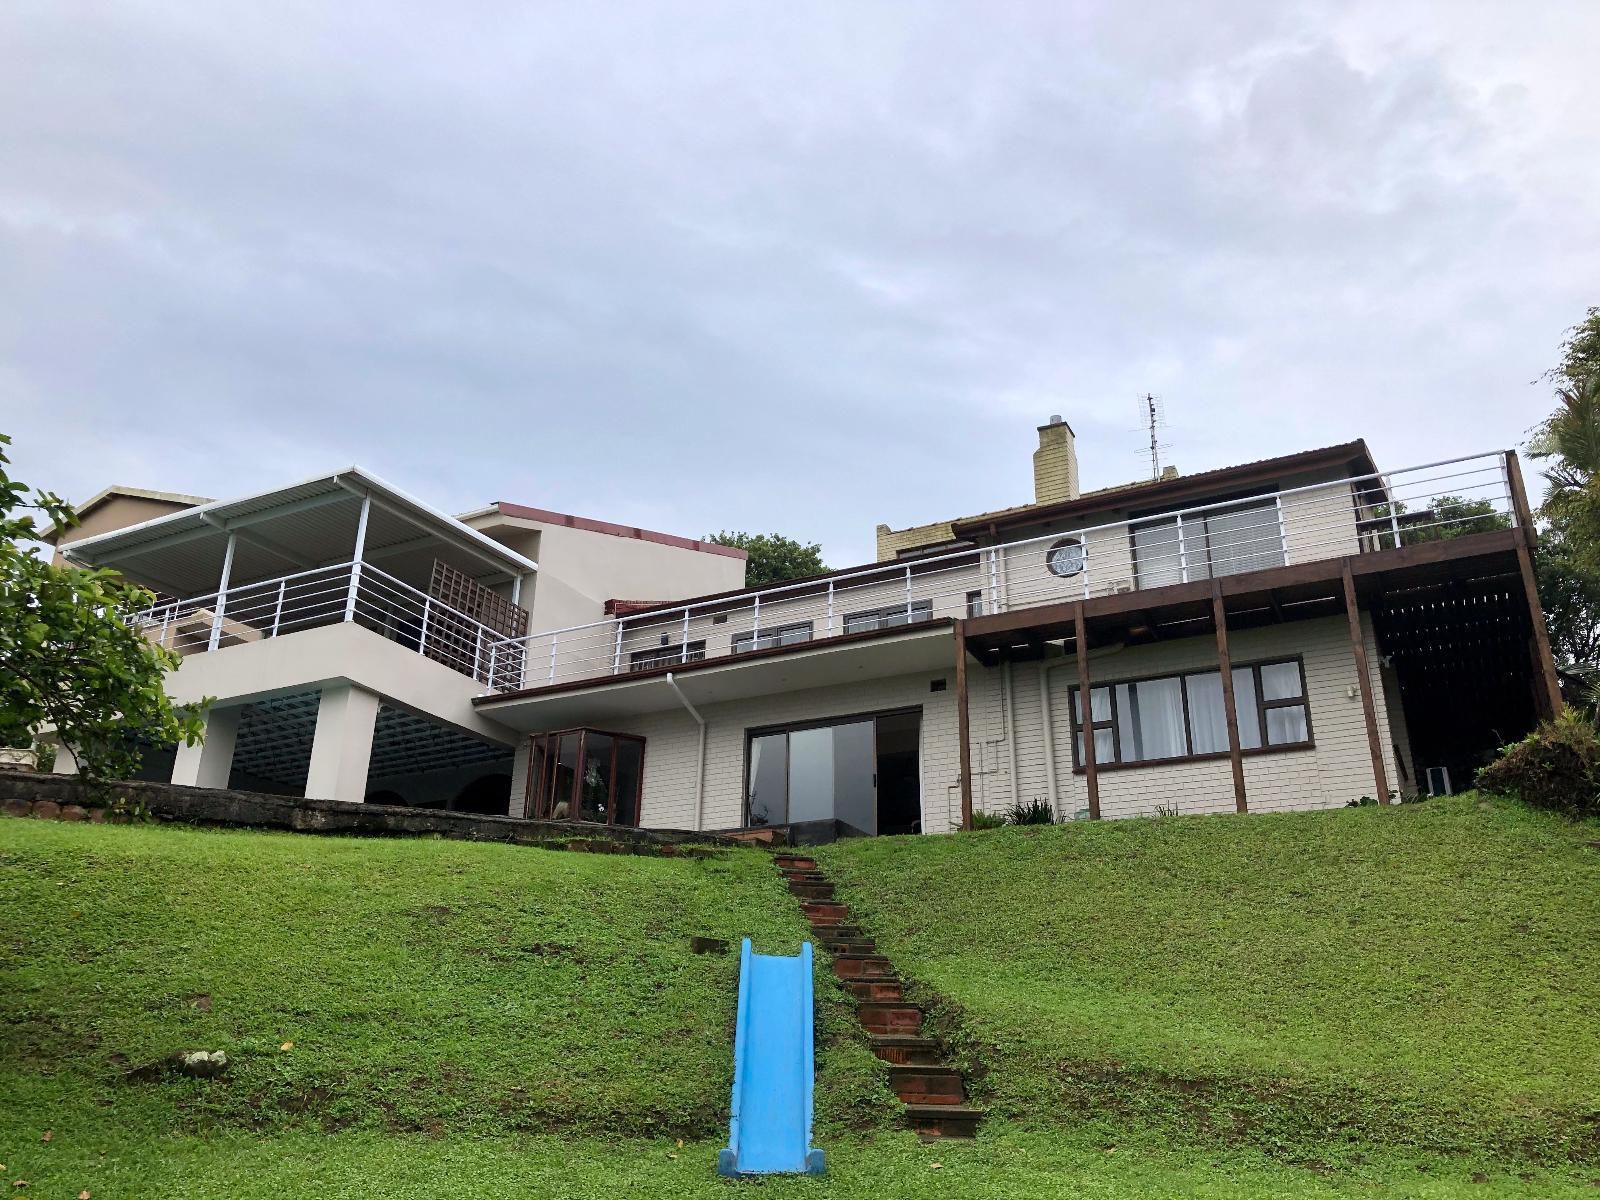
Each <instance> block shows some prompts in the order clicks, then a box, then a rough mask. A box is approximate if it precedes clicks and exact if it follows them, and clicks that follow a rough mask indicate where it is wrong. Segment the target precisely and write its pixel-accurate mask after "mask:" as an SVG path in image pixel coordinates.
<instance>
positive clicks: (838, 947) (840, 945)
mask: <svg viewBox="0 0 1600 1200" xmlns="http://www.w3.org/2000/svg"><path fill="white" fill-rule="evenodd" d="M817 944H818V945H819V946H821V947H822V948H823V949H824V950H826V951H827V952H828V953H829V954H832V955H835V956H838V955H840V954H874V953H876V952H877V949H878V947H877V945H876V944H875V943H874V942H873V940H872V939H871V938H830V937H819V938H818V939H817Z"/></svg>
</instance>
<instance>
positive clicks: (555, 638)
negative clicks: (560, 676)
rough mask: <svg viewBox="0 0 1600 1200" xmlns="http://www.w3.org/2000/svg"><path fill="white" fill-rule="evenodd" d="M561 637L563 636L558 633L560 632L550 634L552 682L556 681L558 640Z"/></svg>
mask: <svg viewBox="0 0 1600 1200" xmlns="http://www.w3.org/2000/svg"><path fill="white" fill-rule="evenodd" d="M560 637H561V635H560V634H558V633H552V634H551V635H550V682H551V683H554V682H555V681H556V642H557V641H558V640H559V639H560Z"/></svg>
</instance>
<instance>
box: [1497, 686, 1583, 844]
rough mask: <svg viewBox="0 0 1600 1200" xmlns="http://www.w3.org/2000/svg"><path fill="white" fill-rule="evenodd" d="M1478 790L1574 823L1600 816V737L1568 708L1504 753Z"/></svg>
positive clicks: (1501, 752)
mask: <svg viewBox="0 0 1600 1200" xmlns="http://www.w3.org/2000/svg"><path fill="white" fill-rule="evenodd" d="M1477 784H1478V787H1479V788H1481V789H1482V790H1483V791H1486V792H1498V793H1500V794H1501V795H1508V796H1517V797H1519V798H1520V799H1521V800H1522V801H1523V803H1525V804H1530V805H1532V806H1533V807H1534V808H1548V809H1550V810H1552V811H1554V812H1559V813H1564V814H1566V815H1567V816H1569V817H1572V818H1574V819H1576V818H1580V817H1592V816H1600V735H1597V734H1596V733H1595V727H1594V724H1593V722H1592V721H1591V720H1590V719H1589V718H1588V717H1586V716H1584V715H1583V714H1582V713H1580V712H1578V711H1577V710H1576V709H1570V708H1569V709H1568V710H1567V711H1566V712H1564V713H1562V715H1561V716H1559V717H1557V718H1556V719H1555V720H1554V721H1546V722H1545V723H1544V724H1543V725H1540V726H1539V728H1538V729H1536V730H1534V731H1533V732H1532V733H1530V734H1529V735H1528V736H1527V737H1525V738H1523V739H1522V740H1521V741H1520V742H1514V743H1513V744H1511V745H1509V746H1506V747H1504V748H1503V749H1502V750H1501V751H1500V757H1499V758H1497V759H1496V760H1495V761H1494V762H1492V763H1490V764H1489V765H1488V766H1487V767H1484V768H1483V770H1481V771H1479V772H1478V779H1477Z"/></svg>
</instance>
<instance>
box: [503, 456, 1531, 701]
mask: <svg viewBox="0 0 1600 1200" xmlns="http://www.w3.org/2000/svg"><path fill="white" fill-rule="evenodd" d="M1137 499H1138V492H1137V491H1135V492H1131V493H1130V495H1129V497H1128V500H1129V501H1130V502H1134V503H1136V502H1137ZM1116 500H1117V498H1116V496H1115V494H1114V493H1112V494H1109V495H1108V496H1107V499H1106V503H1107V505H1108V506H1110V505H1114V504H1115V503H1116ZM1516 522H1517V515H1516V505H1515V503H1514V501H1513V496H1512V486H1511V477H1510V474H1509V463H1508V459H1507V456H1506V455H1505V454H1504V453H1501V452H1495V453H1490V454H1480V455H1474V456H1471V457H1468V458H1460V459H1451V460H1448V461H1444V462H1437V463H1429V464H1426V465H1424V466H1420V467H1408V468H1405V469H1403V470H1398V471H1389V472H1382V473H1378V474H1373V475H1363V476H1357V477H1353V478H1344V479H1337V480H1328V481H1324V482H1321V483H1313V484H1306V485H1303V486H1297V487H1291V488H1280V489H1277V490H1275V491H1271V492H1268V493H1265V494H1262V495H1257V496H1253V497H1248V498H1244V499H1239V498H1234V499H1229V500H1226V501H1219V502H1216V503H1212V504H1202V505H1196V506H1193V507H1190V508H1184V509H1176V510H1168V511H1165V512H1160V513H1155V514H1151V515H1148V516H1140V517H1136V518H1130V519H1128V520H1123V521H1115V522H1110V523H1107V524H1102V525H1095V526H1089V527H1080V528H1076V529H1062V530H1058V531H1056V532H1053V533H1049V534H1044V535H1041V536H1038V537H1032V538H1026V539H1022V540H1019V541H1014V542H1007V543H1004V544H1000V545H995V546H981V547H973V548H968V549H962V550H956V551H951V552H949V553H946V554H941V555H935V556H930V557H926V558H918V559H915V560H912V561H907V562H898V563H882V564H877V565H874V566H871V567H863V568H861V569H860V570H857V571H848V572H843V573H840V574H837V575H833V576H831V577H828V578H825V579H816V580H809V581H803V582H797V583H792V584H784V585H781V586H778V587H772V588H766V589H763V590H761V591H759V592H753V593H744V594H742V595H738V596H734V597H729V598H726V599H722V600H714V599H711V600H696V601H691V602H689V603H686V604H682V605H675V606H672V607H667V608H657V609H653V610H650V611H648V612H641V613H637V614H633V615H628V616H620V617H615V618H611V619H608V620H605V621H595V622H591V623H589V624H585V625H576V626H571V627H568V628H565V629H555V630H547V631H543V632H539V633H532V634H529V635H527V636H525V637H521V638H505V639H499V640H496V641H495V642H494V643H493V645H492V646H491V648H490V649H491V654H490V656H491V658H492V659H493V662H492V664H491V665H490V667H489V668H488V682H489V685H490V688H491V689H492V690H495V691H515V690H520V689H523V688H537V687H544V686H549V685H553V684H560V683H570V682H575V681H580V680H590V679H595V680H598V679H600V678H603V677H607V676H615V675H625V674H629V673H631V672H633V671H637V670H644V669H648V668H653V667H663V666H671V665H673V664H674V663H686V662H698V661H701V660H703V659H706V658H718V657H726V656H729V655H733V654H736V653H743V652H748V651H752V650H767V649H773V648H777V647H780V646H790V645H798V644H802V643H804V642H808V641H813V640H817V639H821V638H826V637H837V636H841V635H846V634H853V633H865V632H868V631H870V630H874V629H881V628H885V627H890V626H901V625H911V624H916V623H919V622H922V621H928V620H935V619H939V618H946V617H965V616H973V615H979V614H983V613H995V612H1005V611H1010V610H1015V609H1019V608H1029V607H1035V606H1038V605H1044V604H1053V603H1059V602H1061V601H1066V600H1077V599H1090V598H1093V597H1095V596H1103V595H1109V594H1113V593H1117V592H1127V591H1135V590H1140V589H1146V588H1153V587H1162V586H1167V585H1170V584H1178V583H1186V582H1192V581H1195V580H1200V579H1209V578H1211V577H1213V576H1218V575H1233V574H1239V573H1241V572H1245V571H1252V570H1257V569H1262V568H1267V567H1276V566H1284V565H1287V564H1290V563H1298V562H1310V561H1315V560H1319V559H1329V558H1338V557H1342V556H1344V555H1350V554H1359V553H1369V552H1374V551H1379V550H1389V549H1393V548H1395V547H1396V546H1407V545H1411V544H1413V543H1415V542H1421V541H1432V540H1439V539H1441V538H1447V537H1453V536H1459V535H1461V534H1463V533H1472V532H1477V531H1479V530H1482V529H1492V528H1509V527H1511V526H1514V525H1515V524H1516ZM1052 563H1053V564H1054V566H1053V567H1052V565H1051V564H1052Z"/></svg>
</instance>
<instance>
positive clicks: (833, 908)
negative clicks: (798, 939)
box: [800, 900, 850, 928]
mask: <svg viewBox="0 0 1600 1200" xmlns="http://www.w3.org/2000/svg"><path fill="white" fill-rule="evenodd" d="M800 908H801V909H802V910H803V911H804V912H805V914H806V920H808V921H810V922H811V925H812V927H813V928H815V927H816V926H818V925H834V926H837V925H843V924H844V923H845V922H846V921H848V920H849V919H850V906H849V905H848V904H841V903H839V902H838V901H837V900H802V901H801V902H800Z"/></svg>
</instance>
